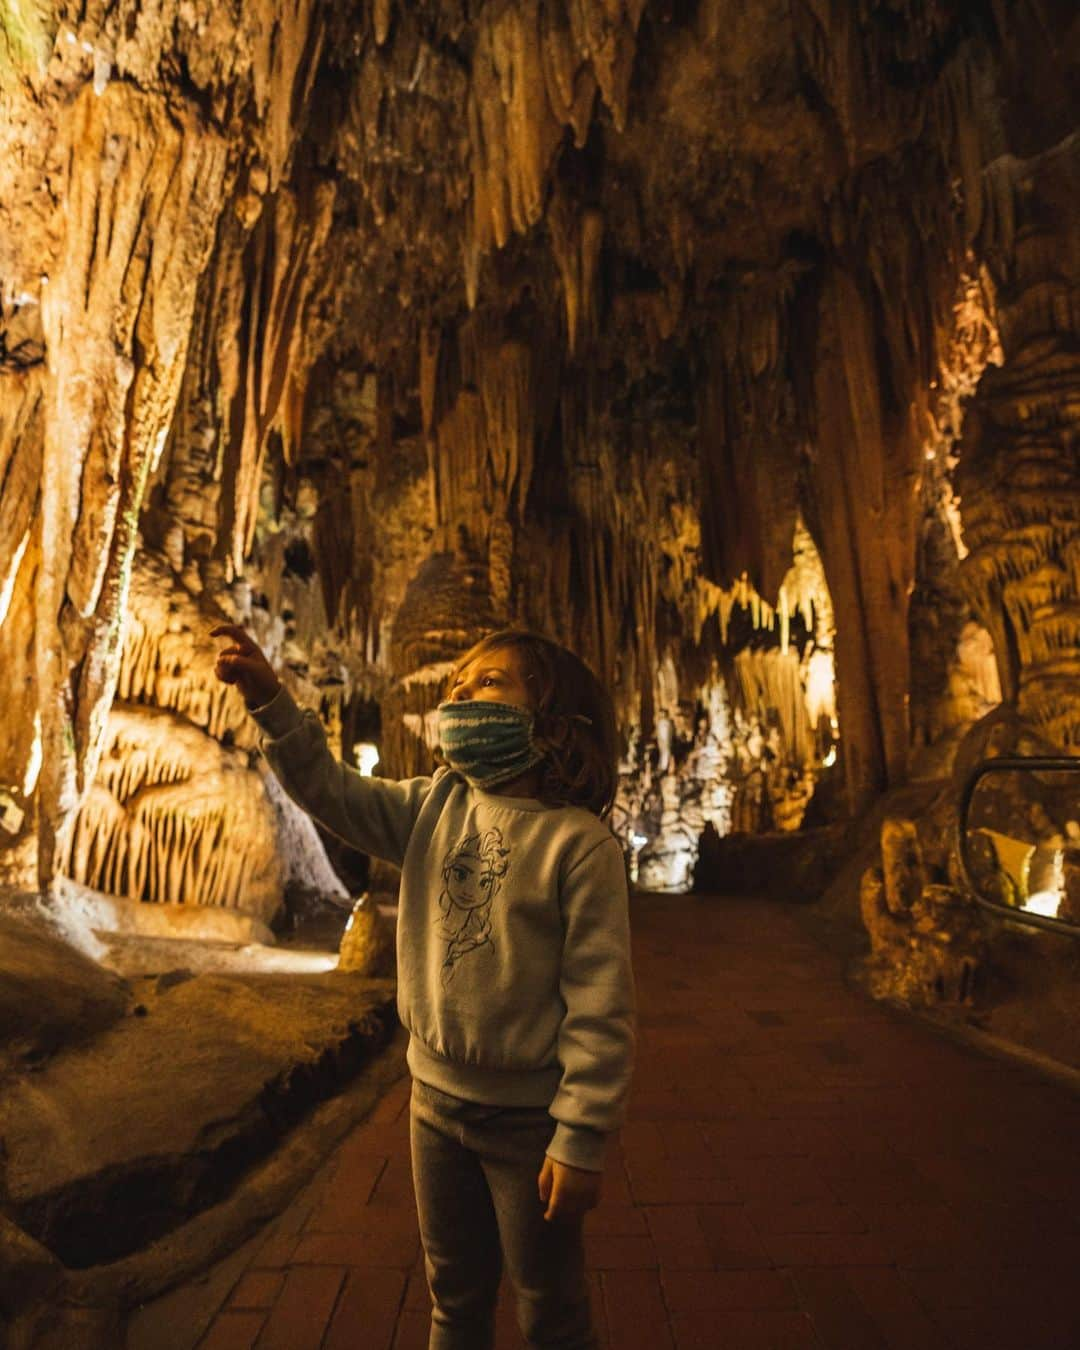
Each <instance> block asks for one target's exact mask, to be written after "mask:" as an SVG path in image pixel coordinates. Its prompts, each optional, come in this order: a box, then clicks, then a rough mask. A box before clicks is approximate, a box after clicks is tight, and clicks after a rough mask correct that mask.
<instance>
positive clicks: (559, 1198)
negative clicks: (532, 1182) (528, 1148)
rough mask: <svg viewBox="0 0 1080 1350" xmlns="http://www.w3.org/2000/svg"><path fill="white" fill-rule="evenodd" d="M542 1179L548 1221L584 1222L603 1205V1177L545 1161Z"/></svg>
mask: <svg viewBox="0 0 1080 1350" xmlns="http://www.w3.org/2000/svg"><path fill="white" fill-rule="evenodd" d="M538 1180H539V1184H540V1199H541V1200H542V1201H543V1202H544V1204H545V1205H547V1209H546V1210H545V1211H544V1218H545V1219H547V1220H549V1221H550V1220H552V1219H580V1218H581V1217H582V1215H583V1214H584V1213H585V1211H586V1210H589V1209H593V1208H595V1206H596V1205H597V1203H598V1202H599V1200H600V1183H601V1181H602V1180H603V1174H602V1173H600V1172H586V1171H585V1170H584V1169H583V1168H580V1167H570V1166H569V1165H568V1164H567V1163H561V1162H556V1161H555V1159H554V1158H545V1159H544V1165H543V1167H541V1169H540V1176H539V1178H538Z"/></svg>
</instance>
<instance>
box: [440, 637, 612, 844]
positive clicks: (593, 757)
mask: <svg viewBox="0 0 1080 1350" xmlns="http://www.w3.org/2000/svg"><path fill="white" fill-rule="evenodd" d="M508 647H510V648H513V650H514V651H516V652H517V653H518V656H519V657H520V660H521V664H522V667H523V670H524V674H525V678H526V681H527V682H528V685H529V688H530V690H531V691H532V694H533V704H534V709H535V723H534V727H533V739H534V740H535V741H536V743H537V744H538V745H539V746H541V747H542V748H543V749H544V751H545V754H544V758H543V759H542V760H541V762H540V764H539V766H538V767H539V769H540V775H541V782H540V793H539V795H540V798H541V800H542V801H546V802H553V803H567V804H570V805H573V806H583V807H585V809H586V810H588V811H591V812H592V813H593V814H594V815H597V816H600V817H601V819H603V817H604V816H606V815H607V813H608V812H609V811H610V810H611V805H612V802H613V801H614V800H615V789H616V786H617V784H618V758H619V745H618V733H617V730H616V727H615V709H614V706H613V705H612V702H611V696H610V694H609V693H608V692H607V690H606V689H605V688H604V686H603V685H602V684H601V683H600V681H599V680H598V679H597V678H596V676H595V675H594V674H593V673H592V671H591V670H590V669H589V667H588V666H587V665H586V664H585V662H584V661H582V660H581V658H580V657H579V656H575V655H574V653H573V652H572V651H569V650H568V649H567V648H566V647H563V646H560V645H559V643H557V642H553V641H552V640H551V639H550V638H546V637H541V636H540V634H539V633H530V632H528V631H527V630H525V629H520V628H502V629H499V630H498V632H495V633H489V634H488V635H487V637H483V638H481V639H480V641H479V642H477V643H476V644H475V645H474V646H472V647H470V648H469V650H468V651H467V652H466V653H465V654H464V655H463V656H460V657H459V658H458V659H457V661H456V662H455V664H454V668H453V670H452V671H451V672H450V676H449V678H448V680H447V686H446V687H447V689H448V690H450V689H452V688H453V686H454V682H455V680H456V679H457V677H458V675H459V674H460V673H461V671H463V670H464V669H465V667H466V666H467V665H469V664H470V663H471V662H472V661H474V660H475V659H476V658H477V657H478V656H483V655H485V654H486V653H488V652H495V651H503V650H505V649H506V648H508Z"/></svg>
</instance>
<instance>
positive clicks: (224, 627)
mask: <svg viewBox="0 0 1080 1350" xmlns="http://www.w3.org/2000/svg"><path fill="white" fill-rule="evenodd" d="M210 636H211V637H227V638H232V640H233V641H234V642H239V643H240V644H241V646H247V647H250V646H253V645H254V644H253V643H252V641H251V639H250V638H249V637H248V635H247V634H246V633H245V632H244V630H243V629H242V628H241V627H240V625H239V624H236V623H219V624H218V625H217V627H216V628H211V629H210Z"/></svg>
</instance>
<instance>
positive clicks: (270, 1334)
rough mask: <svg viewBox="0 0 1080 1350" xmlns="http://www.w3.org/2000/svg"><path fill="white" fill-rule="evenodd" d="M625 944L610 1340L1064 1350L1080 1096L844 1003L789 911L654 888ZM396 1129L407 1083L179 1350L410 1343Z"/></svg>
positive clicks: (420, 1295)
mask: <svg viewBox="0 0 1080 1350" xmlns="http://www.w3.org/2000/svg"><path fill="white" fill-rule="evenodd" d="M634 932H635V948H636V970H637V976H638V984H639V998H640V1013H641V1017H640V1022H641V1044H640V1054H639V1063H638V1071H637V1076H636V1083H635V1092H634V1098H633V1104H632V1108H631V1112H630V1120H629V1123H628V1124H627V1126H626V1129H625V1130H624V1131H623V1134H622V1138H621V1144H620V1146H619V1148H617V1149H615V1150H614V1151H613V1152H612V1155H611V1158H610V1166H609V1170H608V1174H607V1177H606V1181H605V1194H604V1201H603V1204H602V1206H601V1207H600V1208H599V1209H598V1210H597V1211H596V1212H595V1213H594V1214H592V1215H591V1216H590V1218H589V1222H588V1228H587V1231H588V1233H589V1262H590V1267H591V1279H592V1283H593V1291H594V1301H595V1307H596V1315H597V1320H598V1323H599V1326H600V1329H601V1336H602V1344H603V1345H604V1346H605V1347H609V1348H610V1350H766V1348H768V1350H1075V1348H1076V1347H1080V1293H1077V1288H1078V1286H1077V1282H1076V1267H1077V1264H1078V1262H1080V1148H1078V1143H1080V1099H1078V1098H1076V1097H1074V1096H1072V1095H1070V1094H1069V1093H1067V1092H1066V1091H1064V1090H1063V1089H1060V1088H1058V1087H1056V1086H1054V1085H1053V1084H1050V1083H1047V1082H1045V1081H1043V1080H1041V1079H1039V1078H1036V1077H1034V1076H1032V1075H1031V1074H1030V1073H1029V1072H1028V1071H1026V1070H1025V1069H1022V1068H1020V1067H1017V1066H1014V1065H1012V1064H1008V1063H1004V1062H1000V1061H997V1060H993V1059H988V1058H984V1057H983V1056H981V1055H979V1054H978V1053H976V1052H974V1051H969V1050H967V1049H966V1048H964V1047H962V1046H958V1045H956V1044H954V1043H952V1042H951V1041H948V1040H946V1039H943V1038H941V1037H939V1036H938V1035H936V1034H935V1033H934V1032H933V1031H931V1030H928V1029H926V1028H924V1027H923V1026H921V1025H918V1024H915V1023H910V1022H908V1021H906V1020H904V1019H903V1018H901V1017H899V1016H896V1015H894V1014H892V1013H890V1012H889V1011H887V1010H885V1009H883V1008H880V1007H878V1006H876V1005H874V1004H872V1003H870V1002H869V1001H868V1000H866V999H865V998H864V997H863V996H862V995H860V994H859V993H857V992H854V991H852V990H850V989H848V988H847V987H845V985H844V983H843V980H842V977H841V970H840V963H839V961H838V959H837V958H836V957H835V956H834V955H832V954H830V953H829V952H827V951H825V950H824V949H822V948H821V947H819V946H818V945H816V944H815V942H814V941H813V940H812V938H811V937H810V936H809V935H808V932H807V930H806V928H805V926H804V924H803V922H802V918H801V915H800V914H799V912H798V911H796V910H791V909H787V908H784V907H781V906H777V905H770V904H767V903H760V902H758V903H755V902H749V901H745V902H744V901H730V900H702V899H697V898H693V897H679V898H664V899H654V898H647V899H641V900H638V901H636V902H635V911H634ZM407 1136H408V1109H407V1084H406V1083H404V1082H402V1083H399V1084H398V1085H397V1087H396V1088H395V1089H394V1090H392V1091H391V1093H390V1094H389V1095H388V1096H387V1097H385V1098H384V1099H383V1101H382V1102H381V1103H380V1105H379V1106H378V1108H377V1109H376V1111H375V1113H374V1115H373V1116H372V1117H371V1118H370V1119H369V1121H368V1122H367V1123H365V1124H363V1125H362V1126H360V1127H359V1128H357V1129H356V1131H355V1132H354V1133H353V1134H352V1135H351V1136H350V1137H349V1139H348V1140H347V1141H346V1142H345V1143H344V1145H343V1146H342V1147H341V1148H340V1149H339V1150H338V1151H337V1153H336V1154H335V1155H334V1157H333V1158H331V1159H329V1160H328V1162H327V1165H326V1167H325V1168H324V1169H323V1172H322V1173H321V1174H320V1176H319V1177H317V1178H316V1180H315V1181H314V1182H313V1183H312V1184H311V1186H309V1187H308V1188H307V1189H306V1190H305V1192H304V1193H303V1194H302V1195H301V1196H300V1197H299V1198H298V1199H297V1201H296V1202H295V1203H294V1205H293V1206H292V1207H291V1209H290V1210H289V1211H288V1212H287V1213H286V1214H284V1215H283V1216H282V1217H281V1219H280V1221H279V1222H277V1223H276V1224H275V1225H274V1229H273V1231H272V1232H268V1233H267V1234H266V1235H264V1237H263V1238H261V1239H260V1240H259V1241H258V1242H257V1243H255V1244H252V1245H251V1246H250V1247H249V1248H248V1249H246V1251H245V1253H244V1254H243V1255H242V1257H241V1258H240V1260H239V1261H236V1260H234V1262H233V1264H232V1267H231V1268H230V1269H229V1271H228V1275H227V1278H226V1279H225V1280H224V1281H223V1280H222V1278H221V1277H220V1275H219V1277H218V1284H217V1288H218V1294H217V1295H216V1298H217V1300H218V1302H219V1303H220V1309H219V1310H218V1311H217V1312H216V1314H215V1315H213V1316H212V1320H209V1321H208V1325H207V1329H206V1330H205V1333H204V1334H203V1335H202V1336H201V1338H200V1339H198V1346H199V1350H425V1347H426V1346H427V1326H428V1312H427V1293H426V1289H425V1286H424V1281H423V1275H422V1271H421V1268H420V1264H419V1260H420V1254H419V1244H418V1241H417V1235H416V1224H415V1213H414V1210H413V1204H412V1193H411V1181H410V1173H409V1160H408V1137H407ZM504 1292H505V1291H504ZM207 1316H208V1317H209V1314H208V1315H207ZM520 1345H521V1342H520V1340H519V1338H518V1335H517V1332H516V1330H515V1327H514V1321H513V1313H512V1308H511V1306H510V1304H509V1302H508V1301H507V1300H506V1299H504V1300H503V1302H502V1304H501V1305H500V1314H499V1337H498V1350H514V1348H516V1347H520Z"/></svg>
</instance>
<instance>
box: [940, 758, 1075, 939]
mask: <svg viewBox="0 0 1080 1350" xmlns="http://www.w3.org/2000/svg"><path fill="white" fill-rule="evenodd" d="M1017 770H1019V771H1023V772H1028V773H1030V772H1033V771H1034V772H1047V771H1051V772H1054V773H1060V772H1062V771H1064V772H1065V773H1080V757H1075V756H1066V755H1013V756H1005V755H1003V756H1001V757H1000V758H999V759H984V760H980V762H979V763H978V764H976V765H975V767H974V769H972V771H971V772H970V773H969V774H968V776H967V780H966V782H965V783H964V788H963V791H962V792H961V794H960V810H959V812H958V813H957V825H956V828H957V835H958V838H957V845H958V850H957V851H958V853H959V856H960V864H961V866H962V868H963V871H964V879H965V881H966V882H967V884H968V889H969V890H970V891H971V895H972V898H973V899H974V900H975V902H976V903H977V904H979V905H981V906H982V908H983V909H988V910H992V911H993V912H994V913H995V914H997V915H998V916H999V917H1000V918H1006V919H1011V920H1012V921H1013V922H1014V923H1022V924H1027V925H1028V926H1029V927H1030V928H1043V929H1046V930H1048V931H1049V932H1052V933H1065V934H1067V935H1068V936H1069V937H1080V924H1075V923H1067V922H1066V921H1065V920H1064V919H1054V918H1051V917H1050V916H1049V915H1048V914H1032V913H1031V912H1030V911H1029V910H1026V909H1016V908H1014V907H1013V906H1012V905H1005V904H1002V903H1001V901H1000V900H991V899H990V898H989V897H988V896H985V895H983V894H982V892H981V891H980V890H979V888H978V886H977V885H976V882H975V876H974V868H973V865H972V859H971V844H970V841H969V839H968V828H967V819H968V810H969V808H970V807H971V799H972V798H973V797H974V795H975V788H976V787H977V785H978V783H979V781H980V780H981V779H982V778H985V777H986V775H987V774H990V773H1006V772H1009V771H1017Z"/></svg>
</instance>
